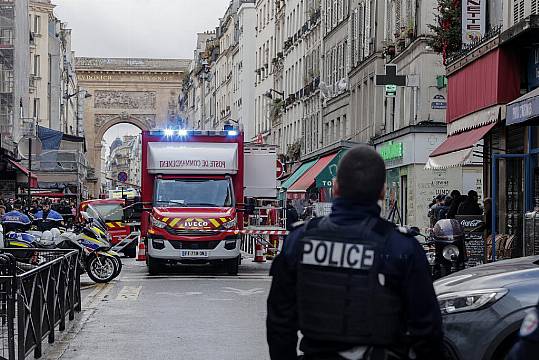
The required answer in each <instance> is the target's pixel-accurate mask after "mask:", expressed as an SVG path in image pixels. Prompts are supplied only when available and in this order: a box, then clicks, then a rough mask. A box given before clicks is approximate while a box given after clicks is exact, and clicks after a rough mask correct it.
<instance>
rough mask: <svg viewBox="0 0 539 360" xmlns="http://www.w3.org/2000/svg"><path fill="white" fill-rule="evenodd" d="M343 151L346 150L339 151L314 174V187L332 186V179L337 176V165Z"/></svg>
mask: <svg viewBox="0 0 539 360" xmlns="http://www.w3.org/2000/svg"><path fill="white" fill-rule="evenodd" d="M345 153H346V150H341V151H339V152H338V153H337V155H336V156H335V157H334V158H333V159H332V160H331V161H330V162H329V163H328V164H327V166H326V167H325V168H324V169H323V170H322V171H321V172H320V174H318V175H317V176H316V187H317V188H318V189H323V188H331V187H333V180H334V179H335V177H336V176H337V166H338V165H339V161H341V158H342V157H343V155H344V154H345Z"/></svg>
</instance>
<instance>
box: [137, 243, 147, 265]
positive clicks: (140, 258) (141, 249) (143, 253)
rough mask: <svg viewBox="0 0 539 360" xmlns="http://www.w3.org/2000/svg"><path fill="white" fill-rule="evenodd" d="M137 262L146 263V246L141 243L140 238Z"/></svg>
mask: <svg viewBox="0 0 539 360" xmlns="http://www.w3.org/2000/svg"><path fill="white" fill-rule="evenodd" d="M137 261H146V245H145V244H144V241H142V238H139V240H138V246H137Z"/></svg>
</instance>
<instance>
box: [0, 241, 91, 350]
mask: <svg viewBox="0 0 539 360" xmlns="http://www.w3.org/2000/svg"><path fill="white" fill-rule="evenodd" d="M78 261H79V253H78V252H77V251H72V250H41V249H39V250H35V249H32V250H27V249H0V359H10V360H11V359H18V360H23V359H25V358H26V357H27V356H28V355H30V354H31V353H32V352H33V353H34V357H35V358H39V357H41V355H42V345H43V341H44V340H45V339H48V342H49V343H53V342H54V340H55V334H56V328H58V330H59V331H63V330H65V327H66V317H67V318H68V319H69V320H73V319H74V318H75V312H76V311H80V310H81V296H80V272H79V267H78ZM36 263H37V264H38V265H33V264H36Z"/></svg>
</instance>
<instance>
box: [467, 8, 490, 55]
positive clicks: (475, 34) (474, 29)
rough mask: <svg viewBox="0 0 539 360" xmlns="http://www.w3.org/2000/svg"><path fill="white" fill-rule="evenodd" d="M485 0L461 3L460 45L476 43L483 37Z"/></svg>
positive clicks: (485, 12) (485, 13)
mask: <svg viewBox="0 0 539 360" xmlns="http://www.w3.org/2000/svg"><path fill="white" fill-rule="evenodd" d="M486 2H487V0H463V1H462V45H467V44H470V43H472V42H474V41H478V40H479V39H481V38H482V37H483V35H485V20H486V15H487V11H486Z"/></svg>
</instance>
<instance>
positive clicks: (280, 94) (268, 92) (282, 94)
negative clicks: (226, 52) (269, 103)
mask: <svg viewBox="0 0 539 360" xmlns="http://www.w3.org/2000/svg"><path fill="white" fill-rule="evenodd" d="M272 93H276V94H277V95H279V96H280V97H282V98H283V99H284V92H280V91H277V90H275V89H269V90H268V91H267V92H266V93H264V97H267V98H268V99H273V95H272Z"/></svg>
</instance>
